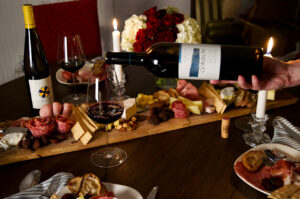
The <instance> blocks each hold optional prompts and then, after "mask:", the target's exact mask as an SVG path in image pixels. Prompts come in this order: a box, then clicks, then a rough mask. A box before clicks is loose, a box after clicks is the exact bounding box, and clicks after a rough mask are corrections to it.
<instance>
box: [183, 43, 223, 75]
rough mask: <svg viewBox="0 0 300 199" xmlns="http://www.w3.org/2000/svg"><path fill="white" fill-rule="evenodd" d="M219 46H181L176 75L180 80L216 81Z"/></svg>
mask: <svg viewBox="0 0 300 199" xmlns="http://www.w3.org/2000/svg"><path fill="white" fill-rule="evenodd" d="M220 65H221V46H220V45H211V44H209V45H207V44H201V45H199V44H195V45H191V44H181V46H180V51H179V64H178V67H179V68H178V75H179V78H180V79H200V80H218V79H219V76H220Z"/></svg>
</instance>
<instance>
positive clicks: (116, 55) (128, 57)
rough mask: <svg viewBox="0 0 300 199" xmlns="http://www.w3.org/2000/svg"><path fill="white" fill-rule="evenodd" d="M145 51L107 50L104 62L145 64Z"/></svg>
mask: <svg viewBox="0 0 300 199" xmlns="http://www.w3.org/2000/svg"><path fill="white" fill-rule="evenodd" d="M145 58H146V53H130V52H107V53H106V58H105V62H106V63H108V64H124V65H145Z"/></svg>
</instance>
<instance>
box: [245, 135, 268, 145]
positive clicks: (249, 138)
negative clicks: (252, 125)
mask: <svg viewBox="0 0 300 199" xmlns="http://www.w3.org/2000/svg"><path fill="white" fill-rule="evenodd" d="M243 138H244V140H245V143H246V144H247V145H249V146H251V147H256V146H258V145H260V144H264V143H270V142H271V139H270V136H269V135H268V134H266V133H253V132H248V133H244V134H243Z"/></svg>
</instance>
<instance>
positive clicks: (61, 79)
mask: <svg viewBox="0 0 300 199" xmlns="http://www.w3.org/2000/svg"><path fill="white" fill-rule="evenodd" d="M93 66H94V64H90V63H87V64H84V66H83V67H82V68H81V69H80V70H92V68H93ZM64 71H65V70H64V69H62V68H59V69H58V70H57V71H56V79H57V81H58V82H60V83H62V84H65V85H69V86H72V85H73V83H70V82H67V80H66V79H65V78H64V77H63V75H62V72H64ZM87 84H88V82H79V83H75V85H87Z"/></svg>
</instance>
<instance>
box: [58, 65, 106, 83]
mask: <svg viewBox="0 0 300 199" xmlns="http://www.w3.org/2000/svg"><path fill="white" fill-rule="evenodd" d="M104 66H105V62H104V60H103V59H101V60H98V61H97V62H96V63H95V64H94V63H86V64H85V65H84V66H83V67H82V68H81V69H80V70H78V71H77V72H76V73H75V84H76V85H87V84H88V80H89V77H90V75H91V74H92V72H93V70H95V69H97V70H98V69H99V68H104ZM56 79H57V81H58V82H60V83H62V84H65V85H69V86H72V85H73V79H72V73H71V72H68V71H65V70H64V69H62V68H60V69H58V70H57V71H56Z"/></svg>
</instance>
